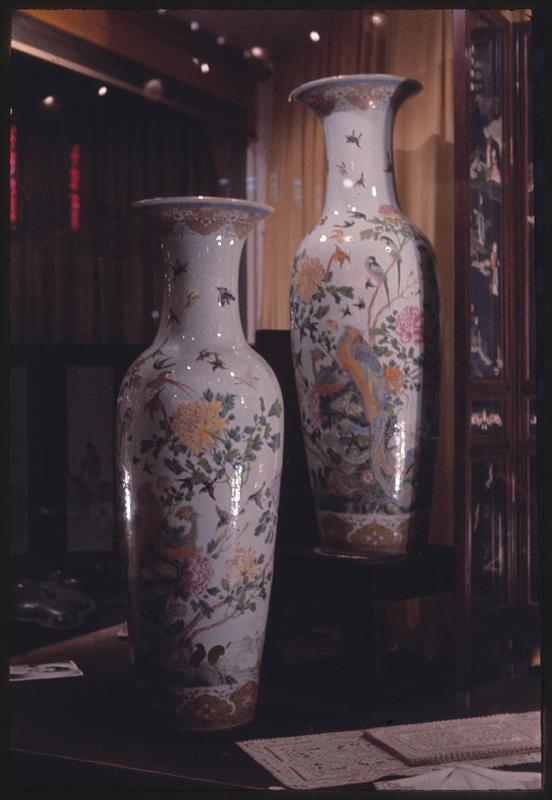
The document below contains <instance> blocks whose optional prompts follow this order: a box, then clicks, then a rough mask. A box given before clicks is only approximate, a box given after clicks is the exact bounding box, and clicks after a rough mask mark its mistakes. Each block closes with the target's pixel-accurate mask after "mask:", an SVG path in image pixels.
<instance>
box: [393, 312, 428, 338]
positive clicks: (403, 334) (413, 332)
mask: <svg viewBox="0 0 552 800" xmlns="http://www.w3.org/2000/svg"><path fill="white" fill-rule="evenodd" d="M396 331H397V333H398V335H399V337H400V340H401V342H403V343H404V344H408V343H409V342H413V343H414V344H420V342H421V341H422V335H423V317H422V314H421V312H420V310H419V308H416V306H405V307H404V308H403V309H402V310H401V311H400V313H399V314H398V315H397V321H396Z"/></svg>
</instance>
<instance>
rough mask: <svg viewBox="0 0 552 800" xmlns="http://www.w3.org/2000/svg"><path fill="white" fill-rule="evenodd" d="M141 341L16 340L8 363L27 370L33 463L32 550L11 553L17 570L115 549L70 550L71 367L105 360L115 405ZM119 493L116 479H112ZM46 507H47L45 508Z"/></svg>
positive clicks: (71, 562) (82, 560)
mask: <svg viewBox="0 0 552 800" xmlns="http://www.w3.org/2000/svg"><path fill="white" fill-rule="evenodd" d="M143 349H144V347H143V346H142V345H76V344H75V345H55V344H52V345H49V344H48V345H12V346H11V348H10V367H16V366H23V367H26V370H27V397H28V403H27V410H26V413H27V430H28V441H29V451H28V463H29V478H28V487H29V540H28V541H29V545H28V551H27V552H26V553H22V554H13V555H12V556H11V559H10V560H11V566H12V571H13V573H14V574H16V575H19V574H34V573H37V574H40V575H42V577H44V573H45V572H47V571H48V569H53V568H62V569H63V568H68V569H77V570H78V569H79V567H81V566H82V567H86V562H87V561H88V562H90V559H91V556H94V557H95V556H97V558H98V559H99V560H100V561H101V562H102V563H104V562H105V563H107V562H110V561H112V562H113V565H114V566H113V568H114V569H115V570H116V571H117V570H118V567H117V566H116V565H115V561H116V555H117V544H116V538H114V548H113V550H112V551H100V552H98V553H94V552H93V551H86V552H78V551H72V552H69V551H68V550H67V547H66V533H67V531H66V528H67V472H66V468H67V407H66V379H67V368H68V367H74V366H85V367H86V366H87V367H91V366H105V367H109V368H110V369H111V370H112V372H113V398H112V402H113V409H115V402H116V397H117V394H118V391H119V386H120V384H121V382H122V379H123V376H124V374H125V372H126V370H127V368H128V367H129V366H130V364H131V362H132V361H133V360H134V358H135V357H136V356H137V355H138V354H139V353H140V352H141V351H142V350H143ZM113 495H114V496H115V483H114V485H113ZM43 512H44V513H43Z"/></svg>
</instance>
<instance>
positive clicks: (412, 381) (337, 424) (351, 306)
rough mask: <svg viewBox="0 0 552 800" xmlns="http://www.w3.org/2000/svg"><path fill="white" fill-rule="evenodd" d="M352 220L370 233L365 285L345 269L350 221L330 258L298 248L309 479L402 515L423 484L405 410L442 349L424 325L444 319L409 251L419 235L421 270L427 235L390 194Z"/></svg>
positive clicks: (337, 505)
mask: <svg viewBox="0 0 552 800" xmlns="http://www.w3.org/2000/svg"><path fill="white" fill-rule="evenodd" d="M351 222H352V224H353V225H356V226H358V231H357V233H356V235H355V240H356V241H358V240H360V241H363V242H365V243H366V246H365V248H364V249H363V258H364V260H365V262H366V263H365V264H364V267H365V270H366V271H365V275H366V279H365V284H366V285H365V287H363V286H362V284H360V285H355V284H353V283H351V281H350V278H349V273H348V272H347V273H346V272H345V270H344V267H345V265H349V264H351V266H352V267H353V268H354V267H355V264H354V258H355V255H354V254H355V250H354V249H353V248H352V247H351V245H350V244H348V243H347V239H346V236H342V235H341V234H342V231H341V232H340V233H339V234H338V237H339V244H335V243H334V244H333V245H332V250H333V252H332V251H328V249H327V245H326V249H325V252H326V253H327V256H326V258H327V263H326V265H325V266H324V264H323V262H322V259H321V256H320V255H318V253H320V252H321V251H322V249H321V248H320V249H318V247H316V249H318V252H317V253H316V255H314V253H313V252H312V251H307V249H306V248H305V249H302V250H300V251H299V253H298V254H297V256H296V260H295V263H294V268H293V278H292V284H291V313H292V328H293V330H294V360H295V368H296V375H297V376H298V380H299V388H300V392H299V394H300V398H301V407H302V422H303V430H304V434H305V440H306V441H305V443H306V447H307V451H308V453H309V463H310V465H311V469H310V472H311V475H310V477H311V483H312V485H313V489H314V492H315V495H316V496H317V497H318V500H317V503H318V506H319V508H321V509H325V510H327V511H336V512H340V513H344V512H348V513H353V514H369V513H383V514H388V515H400V514H404V513H407V512H409V511H410V509H411V508H413V503H414V502H415V497H416V492H417V484H416V473H415V471H414V469H413V465H414V456H415V450H416V447H417V444H416V439H415V438H412V435H409V438H408V439H405V434H404V430H405V428H404V425H405V422H404V419H405V414H406V413H407V412H406V409H407V407H408V405H409V404H410V403H411V401H412V398H413V396H416V395H417V393H418V392H419V391H420V389H421V383H422V375H423V370H424V363H425V362H426V361H427V362H428V363H429V360H430V359H431V358H432V357H434V355H435V353H433V354H432V353H430V352H429V351H426V352H425V353H424V352H423V351H422V350H421V344H422V340H423V334H424V327H425V326H430V327H432V328H434V327H435V325H436V320H435V318H434V314H433V312H432V309H431V308H430V307H428V304H427V303H426V304H422V303H421V302H420V301H419V299H418V298H419V295H420V291H421V290H420V284H419V278H418V274H417V273H416V271H415V270H413V269H412V267H411V266H409V268H408V269H407V268H405V265H404V260H405V253H406V249H407V247H408V248H412V245H415V246H416V248H417V251H418V254H420V255H418V256H417V258H419V259H420V261H419V262H418V263H419V268H420V270H422V272H423V271H424V270H425V269H426V266H425V263H426V262H424V261H423V259H424V258H425V257H426V254H427V252H428V251H427V244H426V242H425V240H424V239H423V237H422V236H421V234H419V233H418V231H417V230H416V229H415V228H414V227H413V226H412V225H411V224H410V223H409V222H408V221H407V220H406V218H405V217H404V216H403V215H402V213H401V212H400V211H399V210H398V209H397V208H396V207H395V206H394V205H392V204H381V205H380V206H379V209H378V215H377V216H375V217H372V218H369V215H367V214H364V213H363V212H362V210H359V209H358V208H355V210H354V217H353V216H352V219H351ZM335 228H336V226H335V225H334V233H336V230H335ZM328 238H329V239H331V238H334V239H335V238H336V237H335V236H333V235H332V236H330V237H328ZM370 243H372V245H371V244H370ZM372 248H373V249H372ZM315 252H316V250H315ZM411 254H412V250H410V255H409V257H408V262H407V263H408V264H409V265H411V264H412V260H411V259H412V255H411ZM313 265H316V268H314V267H313ZM305 275H308V276H309V277H310V278H311V279H310V281H308V283H307V281H306V279H305ZM304 340H308V342H309V345H308V347H301V346H300V343H301V342H303V341H304ZM367 489H369V491H367ZM320 504H322V505H320Z"/></svg>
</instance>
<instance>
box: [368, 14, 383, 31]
mask: <svg viewBox="0 0 552 800" xmlns="http://www.w3.org/2000/svg"><path fill="white" fill-rule="evenodd" d="M370 19H371V20H372V25H375V26H376V27H377V28H379V27H381V25H383V24H384V22H385V17H384V16H383V14H380V13H378V12H377V11H375V12H374V13H373V14H372V16H371V17H370Z"/></svg>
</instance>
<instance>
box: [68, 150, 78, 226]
mask: <svg viewBox="0 0 552 800" xmlns="http://www.w3.org/2000/svg"><path fill="white" fill-rule="evenodd" d="M69 205H70V209H71V230H72V231H78V230H79V228H80V144H74V145H72V146H71V155H70V168H69Z"/></svg>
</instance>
